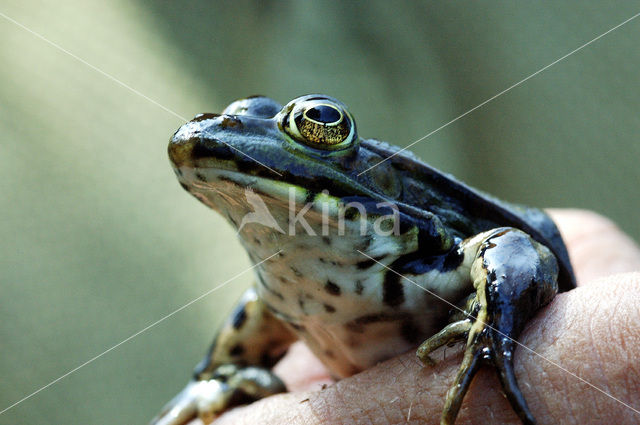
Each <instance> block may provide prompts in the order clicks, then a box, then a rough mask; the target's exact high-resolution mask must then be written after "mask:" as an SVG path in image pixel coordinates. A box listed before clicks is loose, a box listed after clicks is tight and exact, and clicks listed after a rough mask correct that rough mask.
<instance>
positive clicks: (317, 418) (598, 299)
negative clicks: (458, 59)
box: [190, 210, 640, 425]
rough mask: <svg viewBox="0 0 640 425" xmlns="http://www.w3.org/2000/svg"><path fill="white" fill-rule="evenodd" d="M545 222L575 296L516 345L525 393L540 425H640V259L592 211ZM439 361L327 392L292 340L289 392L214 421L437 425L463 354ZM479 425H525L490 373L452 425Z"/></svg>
mask: <svg viewBox="0 0 640 425" xmlns="http://www.w3.org/2000/svg"><path fill="white" fill-rule="evenodd" d="M549 214H550V215H551V216H552V218H553V219H554V221H555V222H556V223H557V224H558V227H559V228H560V231H561V233H562V235H563V238H564V240H565V242H566V244H567V247H568V249H569V255H570V257H571V262H572V264H573V267H574V270H575V272H576V276H577V279H578V288H576V289H574V290H572V291H570V292H568V293H563V294H559V295H558V296H557V297H556V298H555V299H554V300H553V302H552V303H551V304H549V305H548V306H546V307H545V308H543V309H541V310H540V311H539V312H538V313H537V315H536V316H535V318H534V319H533V320H532V321H531V322H530V323H529V324H528V326H527V327H526V328H525V330H524V331H523V333H522V334H521V335H520V337H519V338H518V340H519V342H520V343H521V344H523V345H524V346H525V347H527V348H524V347H522V346H520V347H518V349H517V350H516V355H515V367H516V375H517V377H518V381H519V385H520V388H521V389H522V391H523V393H524V396H525V398H526V400H527V402H528V404H529V407H530V408H531V411H532V412H533V414H534V416H535V417H536V419H537V421H538V423H539V424H557V423H563V424H600V423H615V424H637V423H640V396H639V395H640V362H638V361H637V359H638V353H639V352H640V307H639V304H638V300H640V272H637V271H640V250H639V249H638V246H637V245H636V244H635V243H634V242H633V241H632V240H631V239H630V238H629V237H628V236H626V235H625V234H624V233H622V232H621V231H620V230H619V229H618V228H617V227H616V226H615V225H614V224H613V223H612V222H611V221H609V220H608V219H606V218H604V217H602V216H599V215H597V214H595V213H591V212H588V211H583V210H550V211H549ZM433 358H434V359H435V360H436V361H437V364H436V365H435V366H433V367H426V366H424V365H422V363H420V362H419V361H418V360H417V359H416V357H415V353H414V352H413V351H412V352H408V353H405V354H403V355H401V356H398V357H395V358H393V359H390V360H388V361H385V362H383V363H380V364H378V365H377V366H375V367H374V368H372V369H369V370H366V371H364V372H362V373H359V374H357V375H355V376H352V377H350V378H347V379H343V380H341V381H339V382H337V383H335V384H332V381H331V379H330V378H329V376H328V374H327V372H326V370H325V369H324V368H323V366H322V365H321V364H320V362H319V361H318V360H317V359H316V358H315V357H314V356H313V354H311V353H310V352H309V351H308V350H307V349H306V347H305V346H304V345H302V344H301V343H296V344H295V345H294V346H293V347H292V349H291V350H290V351H289V353H288V354H287V356H285V358H284V359H283V360H282V361H281V362H280V363H279V364H278V365H277V366H276V368H275V371H276V373H277V374H278V375H279V376H281V377H282V378H283V380H284V381H285V383H286V384H287V388H289V389H290V391H291V392H289V393H287V394H281V395H277V396H273V397H269V398H267V399H263V400H260V401H258V402H255V403H253V404H251V405H249V406H244V407H239V408H235V409H233V410H230V411H229V412H226V413H225V414H223V415H222V416H221V417H220V418H218V419H217V420H216V421H215V422H214V424H215V425H229V424H234V425H244V424H247V425H248V424H258V423H260V424H284V423H286V424H304V425H315V424H380V425H382V424H385V425H386V424H407V423H410V424H437V423H439V421H440V415H441V412H442V408H443V405H444V400H445V393H446V391H447V390H448V388H449V385H450V384H451V382H452V381H453V379H454V376H455V373H456V371H457V369H458V366H459V364H460V360H461V350H460V348H459V347H458V346H457V347H454V348H445V349H440V350H439V351H436V352H435V353H434V354H433ZM594 387H597V388H594ZM614 398H615V399H614ZM616 399H617V400H616ZM625 404H626V405H627V406H625ZM628 406H630V407H628ZM634 409H635V411H634ZM472 423H473V424H480V423H500V424H519V423H520V421H519V420H518V418H517V416H516V415H515V413H514V412H513V410H512V409H511V407H510V405H509V403H508V402H507V400H506V398H505V397H504V396H503V394H502V392H501V387H500V383H499V381H498V379H497V378H496V376H495V372H494V371H493V370H491V368H489V367H483V368H482V369H481V370H480V372H479V373H478V374H477V375H476V377H475V379H474V381H473V383H472V385H471V388H470V389H469V392H468V393H467V395H466V397H465V400H464V402H463V405H462V408H461V410H460V413H459V415H458V418H457V421H456V424H472ZM201 424H202V423H201V422H200V421H199V420H195V421H192V422H191V423H190V425H201Z"/></svg>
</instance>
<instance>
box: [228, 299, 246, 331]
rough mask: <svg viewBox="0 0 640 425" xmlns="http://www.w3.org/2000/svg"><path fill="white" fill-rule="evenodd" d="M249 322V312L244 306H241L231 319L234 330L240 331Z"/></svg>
mask: <svg viewBox="0 0 640 425" xmlns="http://www.w3.org/2000/svg"><path fill="white" fill-rule="evenodd" d="M246 321H247V312H246V311H245V309H244V305H241V306H239V307H238V308H237V309H236V311H234V312H233V317H232V319H231V325H232V326H233V328H234V329H236V330H237V329H240V328H241V327H242V325H244V323H245V322H246Z"/></svg>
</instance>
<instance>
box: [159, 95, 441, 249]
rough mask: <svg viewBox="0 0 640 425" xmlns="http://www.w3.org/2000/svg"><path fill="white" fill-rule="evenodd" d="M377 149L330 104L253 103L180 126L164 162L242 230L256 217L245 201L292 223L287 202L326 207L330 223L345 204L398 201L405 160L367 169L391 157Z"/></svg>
mask: <svg viewBox="0 0 640 425" xmlns="http://www.w3.org/2000/svg"><path fill="white" fill-rule="evenodd" d="M376 146H378V147H380V145H379V142H373V141H365V140H361V139H360V138H359V137H358V133H357V131H356V124H355V121H354V119H353V116H352V115H351V113H350V112H349V111H348V109H347V108H346V107H345V105H344V104H343V103H341V102H339V101H338V100H336V99H333V98H331V97H328V96H324V95H307V96H302V97H299V98H297V99H294V100H293V101H291V102H289V103H288V104H287V105H285V106H284V107H281V106H280V105H279V104H278V103H277V102H275V101H273V100H271V99H269V98H267V97H263V96H253V97H249V98H246V99H241V100H238V101H236V102H233V103H232V104H230V105H229V106H228V107H227V108H226V109H225V110H224V111H223V113H222V114H200V115H198V116H196V117H195V118H194V119H193V120H191V121H189V122H188V123H186V124H185V125H183V126H182V127H181V128H180V129H179V130H178V131H177V132H176V133H175V134H174V135H173V137H172V139H171V142H170V144H169V157H170V159H171V162H172V164H173V167H174V170H175V172H176V174H177V176H178V179H179V181H180V183H181V184H182V186H183V187H184V188H185V189H186V190H187V191H188V192H190V193H191V194H192V195H194V196H195V197H196V198H198V199H199V200H200V201H202V202H203V203H205V204H207V205H208V206H210V207H212V208H213V209H215V210H217V211H219V212H221V213H222V214H223V215H225V216H226V217H227V218H228V219H229V220H230V221H231V222H232V223H233V224H234V225H236V227H240V228H242V223H241V221H243V218H244V217H246V216H247V214H249V213H252V212H254V213H255V212H257V210H256V203H255V202H253V203H252V202H251V199H248V198H251V194H257V195H259V196H260V197H261V198H265V197H266V199H263V201H264V204H265V206H267V207H268V209H269V211H270V213H273V210H272V209H273V208H280V207H282V208H280V209H281V210H282V211H281V214H280V217H285V216H286V217H290V216H288V215H287V214H286V213H285V211H284V210H285V209H286V208H285V207H284V206H285V205H288V206H289V209H290V205H291V199H292V196H293V197H294V198H295V200H296V202H298V203H299V205H304V204H305V203H312V204H313V205H314V207H313V208H311V210H314V209H316V210H318V211H319V210H320V206H318V205H316V204H318V203H320V202H324V203H328V204H329V205H330V208H329V211H328V215H329V217H328V218H329V220H331V221H332V223H333V222H335V220H334V219H335V218H336V215H337V212H338V209H339V206H340V205H344V203H346V202H352V201H354V200H362V201H363V202H364V203H368V206H367V208H369V207H370V206H371V205H376V204H377V203H380V202H391V203H393V202H396V201H398V200H401V193H402V190H403V176H402V175H401V172H406V170H402V171H398V170H399V169H400V168H401V167H397V166H395V165H394V164H395V163H397V162H398V161H402V159H403V158H409V157H410V156H409V155H408V154H406V153H404V152H402V153H401V154H399V155H397V157H394V160H393V161H387V162H384V163H381V164H380V165H379V166H375V167H373V168H372V166H373V165H376V164H378V163H380V162H381V161H382V160H383V159H385V158H386V157H387V156H389V154H388V151H385V152H387V153H386V154H383V153H381V152H380V151H379V150H376ZM385 146H386V145H385ZM365 171H366V172H365ZM247 189H248V190H249V191H250V192H247ZM292 193H293V195H292ZM248 195H249V196H248ZM316 207H317V208H316ZM323 212H324V213H325V215H326V213H327V211H326V210H323ZM387 212H388V210H387ZM311 214H313V211H311ZM380 214H381V213H380ZM384 215H388V214H384ZM409 215H411V216H413V217H415V216H416V214H415V213H414V212H411V213H410V214H409ZM427 219H428V217H427ZM276 220H278V217H276ZM313 220H315V223H316V224H319V223H320V221H321V218H320V217H319V216H318V217H316V218H315V219H314V218H313V217H312V218H309V217H307V221H313ZM280 227H281V228H283V227H284V226H283V225H282V223H281V224H280ZM421 227H422V226H421ZM433 230H435V229H433ZM438 233H440V232H436V234H434V236H435V237H436V238H437V239H440V237H441V236H442V234H438ZM438 243H440V241H438Z"/></svg>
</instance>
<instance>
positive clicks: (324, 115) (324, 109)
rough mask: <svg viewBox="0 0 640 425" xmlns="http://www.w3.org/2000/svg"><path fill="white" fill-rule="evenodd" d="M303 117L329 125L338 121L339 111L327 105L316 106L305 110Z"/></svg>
mask: <svg viewBox="0 0 640 425" xmlns="http://www.w3.org/2000/svg"><path fill="white" fill-rule="evenodd" d="M305 115H306V116H307V117H308V118H310V119H312V120H314V121H317V122H321V123H323V124H331V123H334V122H336V121H338V120H339V119H340V111H338V110H337V109H336V108H334V107H332V106H328V105H318V106H314V107H313V108H309V109H307V111H306V112H305Z"/></svg>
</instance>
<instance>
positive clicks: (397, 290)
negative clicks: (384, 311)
mask: <svg viewBox="0 0 640 425" xmlns="http://www.w3.org/2000/svg"><path fill="white" fill-rule="evenodd" d="M382 301H383V302H384V303H385V304H386V305H388V306H392V307H394V306H397V305H400V304H402V303H403V302H404V286H403V285H402V283H401V282H400V276H398V275H397V274H395V273H394V272H392V271H391V270H389V271H387V273H386V275H385V278H384V283H383V284H382Z"/></svg>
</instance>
